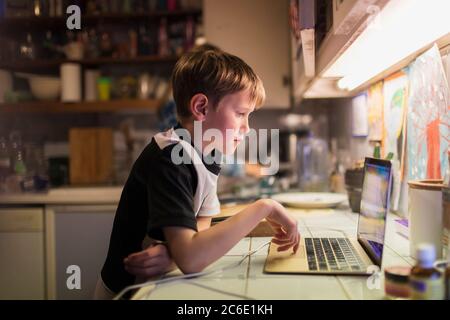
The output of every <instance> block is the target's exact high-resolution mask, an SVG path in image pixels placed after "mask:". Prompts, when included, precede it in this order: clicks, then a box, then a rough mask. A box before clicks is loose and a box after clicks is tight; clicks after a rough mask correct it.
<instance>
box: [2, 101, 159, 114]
mask: <svg viewBox="0 0 450 320" xmlns="http://www.w3.org/2000/svg"><path fill="white" fill-rule="evenodd" d="M161 103H162V101H160V100H156V99H148V100H137V99H122V100H109V101H92V102H74V103H71V102H59V101H30V102H18V103H2V104H0V114H1V113H15V114H18V113H73V112H78V113H80V112H81V113H99V112H116V111H133V112H134V111H156V110H157V109H158V108H159V107H160V105H161Z"/></svg>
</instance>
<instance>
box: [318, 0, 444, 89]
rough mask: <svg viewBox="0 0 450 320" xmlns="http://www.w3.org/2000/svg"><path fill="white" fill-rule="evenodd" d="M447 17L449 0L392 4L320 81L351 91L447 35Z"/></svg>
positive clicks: (408, 0)
mask: <svg viewBox="0 0 450 320" xmlns="http://www.w3.org/2000/svg"><path fill="white" fill-rule="evenodd" d="M449 14H450V1H448V0H427V1H424V0H391V1H390V2H388V3H387V4H386V6H385V7H384V8H383V10H381V12H380V13H379V15H378V16H377V18H375V19H374V20H373V23H372V24H371V25H369V26H368V27H367V28H366V30H364V31H363V33H362V34H361V35H360V36H359V37H358V38H357V39H356V40H355V42H354V43H353V44H352V45H351V46H350V47H349V48H348V49H347V50H346V51H345V52H344V53H343V54H342V56H340V57H339V58H338V60H336V62H335V63H334V64H333V65H332V66H331V67H330V68H329V69H328V70H326V71H325V73H324V75H323V77H334V78H339V77H342V79H341V80H339V82H338V86H339V88H346V89H349V90H353V89H355V88H356V87H358V86H360V85H361V84H363V83H364V82H366V81H368V80H370V79H371V78H373V77H375V76H376V75H378V74H380V73H381V72H383V71H385V70H387V69H388V68H390V67H391V66H393V65H395V64H396V63H398V62H399V61H401V60H402V59H404V58H406V57H407V56H408V55H410V54H412V53H414V52H416V51H417V50H420V49H422V48H424V47H425V46H427V45H430V44H432V43H433V42H434V41H436V40H437V39H439V38H441V37H443V36H445V35H447V34H449V33H450V16H449Z"/></svg>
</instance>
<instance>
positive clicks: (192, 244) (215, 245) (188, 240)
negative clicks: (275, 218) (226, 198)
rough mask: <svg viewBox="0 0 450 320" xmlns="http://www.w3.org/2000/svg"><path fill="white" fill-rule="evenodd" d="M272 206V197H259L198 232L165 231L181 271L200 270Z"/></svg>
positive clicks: (243, 235) (228, 248) (251, 227)
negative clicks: (237, 211) (221, 220)
mask: <svg viewBox="0 0 450 320" xmlns="http://www.w3.org/2000/svg"><path fill="white" fill-rule="evenodd" d="M273 207H274V205H273V202H272V201H270V200H259V201H257V202H255V203H254V204H252V205H250V206H248V207H247V208H245V209H244V210H242V211H241V212H239V213H237V214H236V215H234V216H233V217H230V218H228V219H227V220H225V221H223V222H221V223H218V224H216V225H214V226H213V227H211V228H209V229H206V230H204V231H201V232H197V233H196V232H194V231H192V230H187V229H184V230H182V229H181V228H178V230H167V231H168V232H166V231H165V233H166V237H167V238H168V242H169V246H170V249H171V254H172V257H173V259H174V260H175V262H176V263H177V265H178V267H179V268H180V269H181V270H182V271H183V272H184V273H194V272H198V271H201V270H203V269H204V268H205V267H206V266H208V265H209V264H211V263H212V262H214V261H216V260H217V259H219V258H220V257H222V256H223V255H224V254H225V253H227V252H228V251H229V250H230V249H231V248H232V247H233V246H234V245H236V243H238V242H239V241H240V240H241V239H242V238H243V237H245V236H246V235H247V234H248V233H249V232H250V231H251V230H253V229H254V228H255V227H256V226H257V225H258V223H259V222H260V221H261V220H262V219H264V218H266V217H267V216H268V215H270V213H271V212H272V210H273ZM168 229H171V228H168ZM180 233H184V234H183V235H180Z"/></svg>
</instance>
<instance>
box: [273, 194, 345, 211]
mask: <svg viewBox="0 0 450 320" xmlns="http://www.w3.org/2000/svg"><path fill="white" fill-rule="evenodd" d="M272 199H273V200H275V201H278V202H280V203H282V204H285V205H287V206H290V207H294V208H307V209H319V208H334V207H337V206H338V205H339V204H341V203H342V202H344V201H345V200H347V198H346V196H345V194H340V193H325V192H324V193H320V192H319V193H313V192H305V193H302V192H292V193H279V194H275V195H273V196H272Z"/></svg>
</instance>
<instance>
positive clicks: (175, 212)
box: [101, 125, 220, 293]
mask: <svg viewBox="0 0 450 320" xmlns="http://www.w3.org/2000/svg"><path fill="white" fill-rule="evenodd" d="M180 128H181V127H180V126H179V125H178V126H177V127H175V128H172V129H170V130H168V131H166V132H161V133H158V134H156V135H155V136H154V137H153V139H152V141H151V142H150V143H149V144H148V145H147V146H146V147H145V149H144V150H143V151H142V153H141V154H140V156H139V157H138V159H137V160H136V162H135V163H134V165H133V168H132V169H131V172H130V175H129V177H128V180H127V182H126V183H125V186H124V189H123V191H122V195H121V198H120V202H119V205H118V208H117V211H116V216H115V218H114V224H113V230H112V234H111V239H110V243H109V250H108V256H107V258H106V261H105V264H104V266H103V269H102V271H101V276H102V280H103V282H104V283H105V285H106V286H107V287H108V289H110V290H111V291H113V292H116V293H117V292H119V291H120V290H122V289H123V288H124V287H126V286H129V285H132V284H134V282H135V276H133V275H131V274H129V273H128V272H127V271H126V270H125V269H124V263H123V260H124V258H125V257H127V256H128V255H129V254H131V253H134V252H139V251H142V249H143V248H142V242H143V239H144V238H145V236H146V235H147V236H149V237H150V238H152V239H155V240H161V241H164V240H165V239H164V233H163V228H164V227H168V226H178V227H185V228H189V229H193V230H195V231H197V221H196V217H199V216H212V215H216V214H218V213H219V212H220V204H219V200H218V198H217V179H218V175H219V172H220V165H219V164H217V163H212V164H210V163H211V161H205V159H206V158H203V157H202V156H201V153H200V151H198V150H197V149H196V148H194V146H193V144H192V143H189V142H187V141H184V140H182V139H180V137H179V136H178V135H177V133H176V132H175V130H176V129H180ZM174 148H177V149H176V150H175V151H177V150H182V152H186V154H187V155H188V157H190V158H191V160H192V161H188V162H187V163H186V161H184V162H183V163H181V164H175V163H176V161H175V163H174V161H172V150H174ZM189 162H190V163H189Z"/></svg>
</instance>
